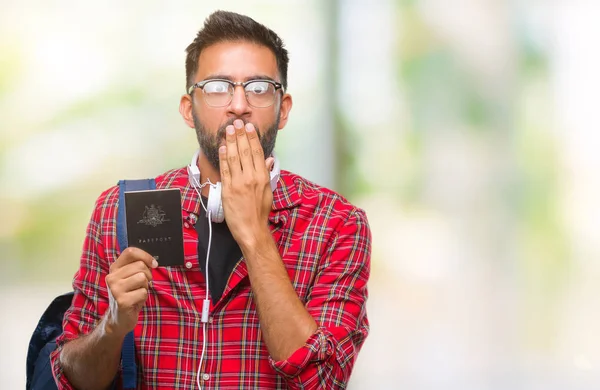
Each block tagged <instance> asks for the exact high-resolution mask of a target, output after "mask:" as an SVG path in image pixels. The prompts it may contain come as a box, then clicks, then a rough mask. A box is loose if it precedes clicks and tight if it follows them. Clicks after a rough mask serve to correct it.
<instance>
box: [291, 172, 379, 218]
mask: <svg viewBox="0 0 600 390" xmlns="http://www.w3.org/2000/svg"><path fill="white" fill-rule="evenodd" d="M281 181H282V182H283V186H282V187H283V188H282V192H284V193H285V195H286V196H288V197H290V198H297V203H298V204H299V211H300V212H310V213H313V214H318V215H321V216H325V217H326V218H327V220H328V222H327V223H328V225H330V226H331V224H346V223H353V222H364V223H365V224H368V222H367V218H366V213H365V211H364V210H363V209H361V208H359V207H357V206H356V205H354V204H352V203H351V202H350V201H349V200H348V199H347V198H345V197H344V196H343V195H341V194H339V193H338V192H336V191H334V190H332V189H329V188H327V187H323V186H321V185H319V184H316V183H314V182H312V181H310V180H308V179H306V178H304V177H302V176H300V175H297V174H295V173H292V172H289V171H285V170H282V171H281Z"/></svg>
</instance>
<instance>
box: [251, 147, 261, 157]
mask: <svg viewBox="0 0 600 390" xmlns="http://www.w3.org/2000/svg"><path fill="white" fill-rule="evenodd" d="M252 153H254V155H255V156H262V149H261V148H255V149H254V150H253V151H252Z"/></svg>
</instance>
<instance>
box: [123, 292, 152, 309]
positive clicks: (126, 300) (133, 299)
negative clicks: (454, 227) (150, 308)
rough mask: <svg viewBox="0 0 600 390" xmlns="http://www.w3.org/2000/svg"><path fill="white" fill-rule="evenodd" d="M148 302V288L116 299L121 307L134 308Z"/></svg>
mask: <svg viewBox="0 0 600 390" xmlns="http://www.w3.org/2000/svg"><path fill="white" fill-rule="evenodd" d="M146 300H148V289H146V288H138V289H137V290H133V291H129V292H127V293H125V294H123V295H121V296H119V298H116V301H117V304H118V305H119V307H134V306H135V305H139V304H140V303H146Z"/></svg>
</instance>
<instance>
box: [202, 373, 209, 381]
mask: <svg viewBox="0 0 600 390" xmlns="http://www.w3.org/2000/svg"><path fill="white" fill-rule="evenodd" d="M202 379H204V380H205V381H207V380H209V379H210V375H208V374H204V375H202Z"/></svg>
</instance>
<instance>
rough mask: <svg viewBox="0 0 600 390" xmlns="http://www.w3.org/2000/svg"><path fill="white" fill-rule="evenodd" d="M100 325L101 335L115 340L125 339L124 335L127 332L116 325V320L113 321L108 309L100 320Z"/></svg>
mask: <svg viewBox="0 0 600 390" xmlns="http://www.w3.org/2000/svg"><path fill="white" fill-rule="evenodd" d="M100 326H101V331H102V332H101V333H102V336H103V337H106V338H108V339H112V340H116V341H122V340H124V339H125V335H126V334H127V332H126V331H123V330H122V329H121V328H120V327H119V326H118V324H117V323H116V321H114V319H113V318H112V316H111V315H110V311H107V313H106V315H105V316H104V318H103V319H102V322H101V323H100Z"/></svg>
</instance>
